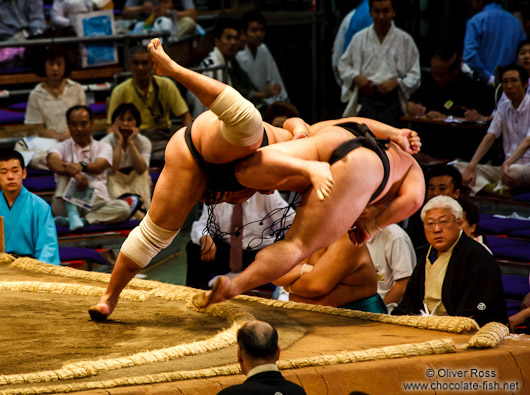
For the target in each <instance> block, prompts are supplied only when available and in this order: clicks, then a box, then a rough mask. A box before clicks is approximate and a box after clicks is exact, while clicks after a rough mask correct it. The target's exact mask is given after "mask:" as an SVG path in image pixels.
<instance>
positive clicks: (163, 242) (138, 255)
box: [120, 212, 179, 267]
mask: <svg viewBox="0 0 530 395" xmlns="http://www.w3.org/2000/svg"><path fill="white" fill-rule="evenodd" d="M178 232H179V231H178V230H166V229H162V228H161V227H160V226H158V225H156V224H155V223H154V222H153V221H152V220H151V217H149V212H148V213H147V215H146V216H145V217H144V219H143V220H142V222H140V225H138V226H137V227H136V228H134V229H133V230H132V231H131V233H129V236H128V237H127V239H126V240H125V241H124V242H123V245H122V246H121V250H120V251H121V252H122V253H123V254H125V255H126V256H127V257H128V258H129V259H131V260H133V261H134V262H135V263H136V264H137V265H139V266H141V267H146V266H147V264H148V263H149V262H151V259H153V258H154V257H155V255H156V254H158V253H159V252H160V250H161V249H163V248H166V247H167V246H169V245H170V244H171V242H172V241H173V239H174V238H175V236H176V235H177V234H178Z"/></svg>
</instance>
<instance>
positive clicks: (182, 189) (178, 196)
mask: <svg viewBox="0 0 530 395" xmlns="http://www.w3.org/2000/svg"><path fill="white" fill-rule="evenodd" d="M205 189H206V179H205V177H204V175H203V174H202V173H201V172H200V170H199V169H198V167H197V165H196V163H195V162H194V161H193V159H190V153H189V151H188V150H187V147H186V146H185V142H184V136H183V133H181V134H180V135H176V136H174V137H173V138H172V140H171V142H170V144H169V145H168V149H167V150H166V165H165V166H164V169H163V170H162V173H161V174H160V178H159V179H158V181H157V184H156V187H155V192H154V194H153V200H152V202H151V207H150V209H149V212H148V215H147V216H146V218H144V220H143V222H142V224H141V225H140V226H138V227H137V228H135V229H134V230H133V232H131V234H130V235H129V237H128V239H127V240H126V241H125V242H124V244H123V246H122V251H120V254H119V256H118V259H117V261H116V265H115V267H114V269H113V271H112V275H111V278H110V281H109V284H108V286H107V290H106V291H105V294H104V295H103V296H102V297H101V298H100V300H99V302H98V303H97V304H96V305H94V306H92V307H91V308H90V309H89V313H90V315H91V317H93V319H95V320H104V319H106V318H107V317H108V316H109V315H110V314H111V313H112V311H113V310H114V308H115V307H116V304H117V303H118V298H119V295H120V293H121V291H122V290H123V288H125V286H126V285H127V284H128V283H129V281H130V280H131V279H132V278H133V277H134V276H135V275H136V274H137V273H138V272H139V271H140V270H141V269H142V268H143V267H145V266H146V265H147V264H148V263H149V261H150V259H151V258H152V257H153V256H154V255H155V254H156V252H157V251H156V249H158V250H159V249H160V248H162V247H163V246H164V245H166V244H167V243H168V242H170V241H171V239H172V236H173V237H174V235H175V234H176V233H177V231H178V230H179V229H180V227H181V226H182V225H183V224H184V221H185V220H186V218H187V216H188V214H189V212H190V211H191V209H192V208H193V207H194V205H195V204H196V203H197V201H198V200H199V199H200V198H201V196H202V195H203V193H204V191H205ZM145 221H149V222H145ZM144 222H145V223H144ZM134 237H136V238H139V240H136V239H135V240H134V241H131V240H129V238H134ZM137 244H139V245H138V246H137ZM124 247H125V249H127V252H126V253H124V251H125V250H124ZM135 248H136V250H135ZM144 250H145V251H144Z"/></svg>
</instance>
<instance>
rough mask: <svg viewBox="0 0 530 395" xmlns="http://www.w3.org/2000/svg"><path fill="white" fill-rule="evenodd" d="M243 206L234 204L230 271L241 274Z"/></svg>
mask: <svg viewBox="0 0 530 395" xmlns="http://www.w3.org/2000/svg"><path fill="white" fill-rule="evenodd" d="M241 226H243V206H242V205H241V204H234V209H233V211H232V223H231V229H230V232H231V233H232V235H231V236H230V271H231V272H233V273H239V272H240V271H241V269H242V268H243V232H242V231H241Z"/></svg>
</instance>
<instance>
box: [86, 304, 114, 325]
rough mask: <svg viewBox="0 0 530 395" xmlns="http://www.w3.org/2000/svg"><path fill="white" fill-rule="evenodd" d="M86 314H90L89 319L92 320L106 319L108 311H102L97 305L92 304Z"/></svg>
mask: <svg viewBox="0 0 530 395" xmlns="http://www.w3.org/2000/svg"><path fill="white" fill-rule="evenodd" d="M88 314H90V319H91V320H92V321H97V322H101V321H106V320H107V318H108V317H109V315H110V313H107V312H102V311H100V310H99V309H98V305H95V306H92V307H90V308H89V309H88Z"/></svg>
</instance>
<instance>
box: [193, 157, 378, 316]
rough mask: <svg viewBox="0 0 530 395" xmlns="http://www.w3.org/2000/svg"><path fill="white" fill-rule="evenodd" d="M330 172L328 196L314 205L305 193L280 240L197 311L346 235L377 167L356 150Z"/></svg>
mask: <svg viewBox="0 0 530 395" xmlns="http://www.w3.org/2000/svg"><path fill="white" fill-rule="evenodd" d="M332 173H333V177H334V179H335V187H334V190H333V193H332V194H331V196H330V197H329V198H328V199H326V200H324V201H320V200H318V198H317V196H316V193H315V191H314V190H313V189H309V190H308V191H307V192H306V193H305V195H304V199H303V201H302V203H301V205H300V206H299V207H298V209H297V212H296V217H295V219H294V221H293V224H292V226H291V228H290V229H289V230H288V231H287V234H286V236H285V239H284V240H283V241H279V242H276V243H274V244H272V245H270V246H268V247H266V248H264V249H263V250H261V251H260V252H259V253H258V255H257V256H256V260H255V261H254V262H253V263H252V264H251V265H250V266H249V267H248V268H247V269H245V270H244V271H243V272H242V273H241V274H240V275H239V276H237V277H236V278H235V279H233V280H228V279H227V278H224V279H223V281H222V283H221V284H220V287H219V289H218V291H217V292H215V293H206V298H204V299H202V300H201V301H203V302H205V303H204V304H203V305H200V303H197V304H198V305H199V307H204V306H205V305H207V304H209V303H216V302H220V301H222V300H226V299H229V298H232V297H234V296H236V295H238V294H241V293H243V292H245V291H248V290H250V289H253V288H255V287H257V286H259V285H262V284H265V283H267V282H271V281H273V280H275V279H276V278H278V277H280V276H282V275H284V274H285V273H287V272H288V271H289V270H291V269H292V268H293V267H294V266H295V265H296V264H297V263H299V262H300V261H302V260H303V259H305V258H307V257H308V256H309V255H310V254H312V253H313V252H315V251H317V250H319V249H320V248H323V247H327V246H329V245H331V244H332V243H333V242H334V241H336V240H337V239H338V238H339V237H341V236H342V235H343V234H344V233H346V231H347V230H348V229H349V227H350V226H351V225H352V224H353V222H354V221H355V220H356V219H357V217H358V216H359V215H360V214H361V212H362V210H363V209H364V207H366V205H367V204H368V202H369V200H370V197H371V195H372V194H373V193H374V191H375V190H376V189H377V188H378V186H379V184H380V183H381V180H382V179H383V165H382V163H381V161H380V159H379V158H378V157H377V155H376V154H374V153H373V152H371V151H368V150H366V149H357V150H355V151H352V152H351V153H350V154H348V156H347V157H346V158H344V159H343V160H341V161H338V162H336V163H335V164H334V165H333V166H332ZM367 174H369V177H367V176H366V175H367Z"/></svg>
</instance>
